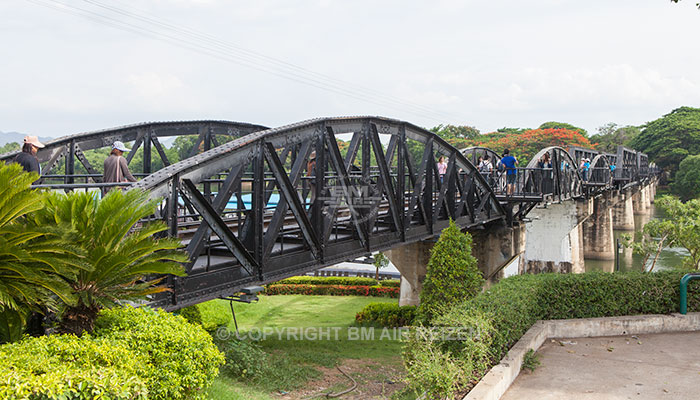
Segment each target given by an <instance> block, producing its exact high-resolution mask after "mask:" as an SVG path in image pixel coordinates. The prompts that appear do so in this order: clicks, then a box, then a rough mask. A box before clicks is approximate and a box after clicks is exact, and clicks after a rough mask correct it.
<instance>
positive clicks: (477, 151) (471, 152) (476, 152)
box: [460, 146, 501, 168]
mask: <svg viewBox="0 0 700 400" xmlns="http://www.w3.org/2000/svg"><path fill="white" fill-rule="evenodd" d="M460 152H462V154H464V156H465V157H467V159H468V160H469V161H471V162H472V164H474V165H476V166H477V168H478V167H479V165H478V161H479V157H483V156H484V155H488V156H489V160H491V165H492V166H493V167H494V168H495V167H496V164H497V163H498V162H499V161H501V156H500V155H499V154H498V153H496V152H495V151H493V150H491V149H489V148H488V147H479V146H472V147H467V148H466V149H462V150H460Z"/></svg>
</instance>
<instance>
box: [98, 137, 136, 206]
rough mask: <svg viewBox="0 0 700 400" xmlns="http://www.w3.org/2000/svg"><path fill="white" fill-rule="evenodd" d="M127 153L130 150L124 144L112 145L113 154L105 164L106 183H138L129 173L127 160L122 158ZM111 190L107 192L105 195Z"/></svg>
mask: <svg viewBox="0 0 700 400" xmlns="http://www.w3.org/2000/svg"><path fill="white" fill-rule="evenodd" d="M125 151H129V149H127V148H126V146H124V143H122V142H120V141H118V140H117V141H116V142H114V143H113V144H112V152H111V153H110V154H109V157H107V159H106V160H105V163H104V168H105V172H104V182H105V183H109V182H127V181H128V182H136V178H134V176H133V175H131V172H129V166H128V165H127V164H126V158H124V157H122V154H124V152H125ZM108 191H109V188H107V189H106V190H105V193H106V192H108Z"/></svg>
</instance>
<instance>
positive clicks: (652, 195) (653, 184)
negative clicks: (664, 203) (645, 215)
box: [649, 179, 656, 204]
mask: <svg viewBox="0 0 700 400" xmlns="http://www.w3.org/2000/svg"><path fill="white" fill-rule="evenodd" d="M654 198H656V180H655V179H654V180H653V181H651V183H650V184H649V203H651V204H654Z"/></svg>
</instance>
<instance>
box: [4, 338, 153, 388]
mask: <svg viewBox="0 0 700 400" xmlns="http://www.w3.org/2000/svg"><path fill="white" fill-rule="evenodd" d="M145 363H146V359H145V357H144V356H143V355H142V354H140V353H135V352H133V351H131V350H129V349H128V348H127V347H126V346H124V345H123V344H122V343H112V342H110V341H108V340H103V339H96V338H94V337H91V336H90V335H87V334H86V335H83V336H82V337H80V338H78V337H76V336H73V335H53V336H42V337H36V338H35V337H28V338H25V339H24V340H22V341H20V342H16V343H12V344H6V345H2V346H0V376H2V380H0V398H2V399H88V398H89V399H92V398H107V399H147V398H149V396H148V387H147V385H146V380H145V379H144V378H143V377H142V376H140V371H141V370H142V365H144V364H145Z"/></svg>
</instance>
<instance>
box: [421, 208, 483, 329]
mask: <svg viewBox="0 0 700 400" xmlns="http://www.w3.org/2000/svg"><path fill="white" fill-rule="evenodd" d="M471 252H472V237H471V235H469V233H462V232H461V231H460V230H459V228H458V227H457V225H455V223H454V221H450V225H449V226H448V227H447V228H445V229H444V230H443V231H442V233H441V234H440V238H439V239H438V241H437V242H436V243H435V245H434V246H433V248H432V250H431V251H430V260H429V261H428V271H427V273H426V276H425V281H424V282H423V291H422V292H421V294H420V306H419V308H418V315H419V316H418V319H419V320H422V321H424V322H430V321H432V320H433V318H435V317H437V316H438V315H440V314H441V313H442V312H443V311H445V310H448V309H449V308H450V307H451V306H453V305H455V304H457V303H459V302H462V301H464V300H465V299H468V298H471V297H473V296H475V295H476V294H477V293H479V292H481V288H482V286H483V285H484V277H483V275H482V274H481V271H479V267H478V266H477V260H476V258H474V256H472V254H471Z"/></svg>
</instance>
